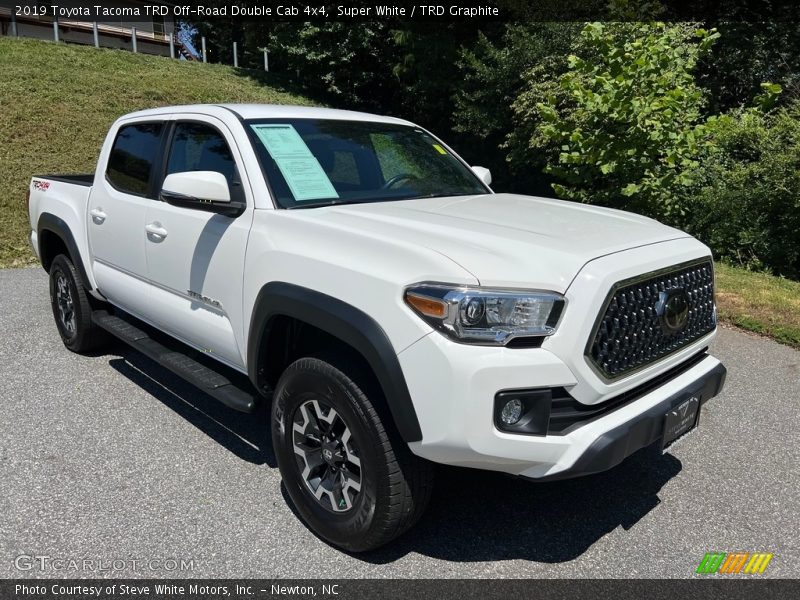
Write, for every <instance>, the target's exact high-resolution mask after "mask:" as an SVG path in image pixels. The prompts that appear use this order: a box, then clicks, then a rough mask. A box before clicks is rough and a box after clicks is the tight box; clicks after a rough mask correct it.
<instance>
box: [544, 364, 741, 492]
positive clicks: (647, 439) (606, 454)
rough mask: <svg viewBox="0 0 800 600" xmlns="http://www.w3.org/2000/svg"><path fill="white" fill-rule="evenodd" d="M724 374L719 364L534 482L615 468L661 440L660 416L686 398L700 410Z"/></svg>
mask: <svg viewBox="0 0 800 600" xmlns="http://www.w3.org/2000/svg"><path fill="white" fill-rule="evenodd" d="M726 373H727V369H725V367H724V366H723V365H722V364H721V363H720V364H717V365H716V366H715V367H714V368H712V369H711V370H710V371H708V372H707V373H706V374H705V375H703V376H702V377H700V378H698V379H697V380H695V381H693V382H691V383H689V384H688V385H686V386H685V387H683V389H680V390H678V391H677V392H673V393H672V394H670V396H669V397H667V398H665V399H664V400H662V401H660V402H659V403H657V404H655V405H653V406H651V407H650V408H648V409H647V410H645V411H644V412H642V413H640V414H639V415H637V416H636V417H635V418H633V419H631V420H630V421H628V422H626V423H623V424H622V425H618V426H617V427H614V428H613V429H610V430H609V431H606V432H605V433H603V434H602V435H601V436H600V437H598V438H597V439H595V440H594V441H593V442H592V443H591V444H590V445H589V447H588V448H587V449H586V450H585V451H584V452H583V454H581V455H580V457H578V460H576V461H575V463H574V464H573V465H572V466H571V467H569V468H568V469H565V470H563V471H559V472H557V473H553V474H552V475H545V476H544V477H539V478H538V479H537V480H538V481H551V480H556V479H569V478H571V477H580V476H581V475H590V474H592V473H599V472H601V471H607V470H608V469H611V468H612V467H615V466H617V465H618V464H619V463H621V462H622V461H623V460H625V459H626V458H627V457H629V456H630V455H631V454H633V453H634V452H636V451H637V450H641V449H642V448H645V447H647V446H649V445H650V444H652V443H654V442H656V441H658V440H659V439H661V437H662V436H663V433H664V419H665V416H664V415H666V414H667V413H668V412H669V411H670V410H672V409H674V408H675V407H677V406H678V404H680V403H681V402H683V401H684V400H686V399H687V398H690V397H692V396H696V397H698V398H699V399H700V406H702V405H703V404H705V403H706V402H708V401H709V400H711V398H713V397H714V396H716V395H717V394H719V393H720V391H722V386H723V385H725V375H726Z"/></svg>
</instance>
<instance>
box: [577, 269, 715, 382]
mask: <svg viewBox="0 0 800 600" xmlns="http://www.w3.org/2000/svg"><path fill="white" fill-rule="evenodd" d="M680 289H682V290H683V291H684V292H685V294H686V298H687V301H688V307H689V313H688V321H687V323H686V326H685V328H683V329H682V330H681V331H679V332H677V333H670V332H669V331H667V330H665V328H664V327H663V324H662V319H661V317H660V316H659V315H658V312H657V308H656V307H657V304H658V302H659V296H660V293H661V292H670V291H671V290H680ZM670 293H672V292H670ZM715 325H716V323H715V319H714V271H713V268H712V266H711V261H704V262H701V263H695V264H691V265H683V266H676V267H675V269H674V270H670V271H667V272H658V273H652V274H649V275H645V276H643V277H636V278H634V279H630V280H627V281H622V282H620V283H618V284H617V285H616V286H615V288H614V290H613V291H612V293H611V297H610V299H609V300H608V301H607V303H606V309H605V314H604V315H603V317H602V318H601V320H600V322H599V323H598V325H597V330H596V332H595V335H594V337H593V338H592V341H591V342H590V344H589V347H588V348H587V355H588V356H589V359H590V360H591V361H592V362H593V363H594V365H595V366H596V367H597V368H598V369H599V370H600V372H601V373H602V374H603V375H604V376H605V377H606V378H608V379H614V378H616V377H620V376H622V375H624V374H625V373H628V372H630V371H633V370H635V369H637V368H639V367H642V366H644V365H647V364H648V363H651V362H653V361H655V360H658V359H659V358H662V357H664V356H666V355H667V354H670V353H671V352H674V351H675V350H678V349H679V348H681V347H682V346H685V345H686V344H689V343H690V342H692V341H694V340H696V339H698V338H699V337H701V336H703V335H705V334H706V333H708V332H710V331H711V330H713V329H714V326H715Z"/></svg>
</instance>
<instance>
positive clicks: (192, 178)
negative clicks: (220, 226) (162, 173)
mask: <svg viewBox="0 0 800 600" xmlns="http://www.w3.org/2000/svg"><path fill="white" fill-rule="evenodd" d="M160 196H161V199H162V200H163V201H164V202H166V203H167V204H171V205H173V206H181V207H183V208H194V209H196V210H205V211H209V212H216V213H220V214H223V215H226V216H229V217H236V216H239V215H240V214H242V213H243V212H244V205H243V203H241V202H232V201H231V191H230V188H229V187H228V180H227V179H225V176H224V175H223V174H222V173H218V172H216V171H186V172H183V173H171V174H170V175H167V177H166V178H165V179H164V183H163V184H162V185H161V194H160Z"/></svg>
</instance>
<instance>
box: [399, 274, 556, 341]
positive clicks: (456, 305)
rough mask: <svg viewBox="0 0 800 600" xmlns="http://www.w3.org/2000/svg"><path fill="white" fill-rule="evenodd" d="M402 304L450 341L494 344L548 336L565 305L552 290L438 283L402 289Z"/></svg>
mask: <svg viewBox="0 0 800 600" xmlns="http://www.w3.org/2000/svg"><path fill="white" fill-rule="evenodd" d="M405 301H406V304H408V305H409V306H410V307H411V308H412V309H414V311H415V312H416V313H417V314H418V315H420V316H421V317H422V318H423V319H425V321H427V322H428V323H429V324H430V325H431V326H433V327H434V328H436V329H438V330H439V331H441V332H442V333H445V334H446V335H448V336H450V337H451V338H453V339H454V340H456V341H459V342H465V343H473V344H488V345H496V346H502V345H505V344H506V343H508V342H509V341H510V340H511V339H513V338H519V337H541V336H546V335H551V334H552V333H554V332H555V330H556V325H557V324H558V319H559V317H560V316H561V313H562V311H563V310H564V304H565V303H566V300H565V299H564V296H562V295H560V294H556V293H555V292H540V291H525V290H493V289H487V288H480V287H468V286H465V287H456V286H447V285H441V284H419V285H415V286H411V287H409V288H406V292H405Z"/></svg>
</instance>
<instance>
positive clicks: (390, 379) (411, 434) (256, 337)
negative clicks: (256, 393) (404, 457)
mask: <svg viewBox="0 0 800 600" xmlns="http://www.w3.org/2000/svg"><path fill="white" fill-rule="evenodd" d="M279 316H286V317H292V318H295V319H298V320H300V321H303V322H304V323H307V324H309V325H312V326H314V327H316V328H318V329H320V330H322V331H325V332H326V333H328V334H330V335H332V336H334V337H336V338H338V339H340V340H342V341H343V342H345V343H346V344H349V345H350V346H352V347H353V348H354V349H355V350H356V351H357V352H359V353H360V354H361V355H362V356H363V357H364V359H365V360H366V361H367V363H368V364H369V366H370V367H371V368H372V371H373V372H374V374H375V376H376V378H377V379H378V382H379V383H380V386H381V388H382V390H383V393H384V395H385V397H386V401H387V404H388V405H389V410H390V411H391V413H392V417H393V418H394V422H395V425H396V426H397V429H398V431H399V432H400V435H401V436H402V438H403V439H404V440H405V441H406V442H417V441H419V440H421V439H422V429H421V428H420V425H419V420H418V418H417V413H416V411H415V410H414V404H413V402H412V401H411V394H410V393H409V391H408V386H407V385H406V380H405V377H404V376H403V371H402V368H401V367H400V361H399V360H398V359H397V354H396V353H395V351H394V348H393V347H392V344H391V342H390V341H389V338H388V337H387V336H386V333H385V332H384V330H383V329H382V328H381V326H380V325H379V324H378V323H377V322H376V321H375V320H374V319H373V318H372V317H370V316H369V315H367V314H366V313H364V312H363V311H361V310H359V309H357V308H355V307H354V306H351V305H350V304H347V303H345V302H342V301H341V300H339V299H338V298H334V297H332V296H328V295H326V294H323V293H321V292H317V291H315V290H310V289H308V288H304V287H300V286H297V285H293V284H290V283H285V282H280V281H274V282H270V283H268V284H266V285H265V286H264V287H262V288H261V291H260V292H259V293H258V297H257V299H256V303H255V307H254V309H253V316H252V318H251V320H250V333H249V338H248V344H247V365H248V371H249V375H250V381H251V382H252V383H253V385H255V386H256V388H259V387H260V384H261V382H260V381H259V373H258V371H259V365H263V364H264V363H265V361H267V360H269V358H268V357H266V356H262V355H261V354H262V346H263V342H264V341H265V340H266V339H268V337H269V331H270V326H271V323H272V322H273V321H274V319H275V317H279Z"/></svg>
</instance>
